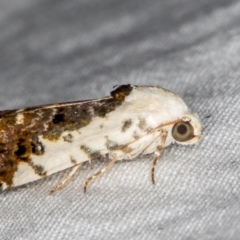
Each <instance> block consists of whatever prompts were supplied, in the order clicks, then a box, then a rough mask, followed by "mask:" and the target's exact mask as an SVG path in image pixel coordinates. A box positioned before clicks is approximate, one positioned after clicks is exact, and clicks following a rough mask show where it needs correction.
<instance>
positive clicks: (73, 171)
mask: <svg viewBox="0 0 240 240" xmlns="http://www.w3.org/2000/svg"><path fill="white" fill-rule="evenodd" d="M81 165H82V163H80V164H78V165H76V166H74V167H73V168H72V170H71V172H70V173H69V174H68V176H67V177H65V178H64V179H63V180H62V181H61V182H60V183H59V184H58V185H57V186H56V187H55V188H53V189H52V190H51V191H50V194H53V193H55V192H56V191H57V190H59V189H60V188H62V187H63V186H64V185H65V184H66V183H67V182H69V180H70V179H71V178H72V177H73V176H74V175H75V174H76V172H77V170H78V169H79V168H80V167H81Z"/></svg>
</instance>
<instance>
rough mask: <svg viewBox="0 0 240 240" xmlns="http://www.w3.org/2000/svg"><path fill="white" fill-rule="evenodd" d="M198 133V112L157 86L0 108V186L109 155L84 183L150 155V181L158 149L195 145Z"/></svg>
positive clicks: (136, 87) (19, 183) (152, 176)
mask: <svg viewBox="0 0 240 240" xmlns="http://www.w3.org/2000/svg"><path fill="white" fill-rule="evenodd" d="M201 136H202V125H201V122H200V120H199V117H198V115H197V114H195V113H193V112H191V111H190V110H189V109H188V107H187V105H186V104H185V103H184V101H183V100H182V99H181V98H180V97H179V96H178V95H176V94H174V93H172V92H170V91H168V90H165V89H163V88H160V87H151V86H133V85H130V84H128V85H121V86H117V87H115V89H114V90H113V91H112V92H111V93H110V96H107V97H104V98H101V99H94V100H86V101H77V102H67V103H59V104H53V105H43V106H37V107H29V108H25V109H19V110H8V111H1V112H0V188H1V190H4V189H6V188H9V187H15V186H19V185H22V184H26V183H29V182H32V181H35V180H38V179H41V178H43V177H46V176H48V175H51V174H53V173H56V172H58V171H61V170H64V169H67V168H72V170H71V172H70V174H69V175H68V176H67V177H66V178H65V179H63V180H62V181H61V182H60V183H59V184H58V185H57V186H56V187H55V188H54V189H53V190H52V192H54V191H56V190H57V189H59V188H61V187H62V186H64V185H65V184H66V182H68V181H69V180H70V179H71V177H72V176H73V175H74V174H75V173H76V172H77V170H78V169H79V168H80V166H81V164H82V163H83V162H86V161H88V162H90V163H91V161H92V159H95V158H99V157H108V158H109V163H108V164H107V165H105V166H104V167H103V169H102V170H100V171H98V172H96V173H95V174H94V175H93V176H91V177H89V178H88V179H87V180H86V181H85V183H84V191H85V192H86V190H87V187H88V184H89V183H90V182H91V181H92V180H94V179H95V178H97V177H99V176H100V175H101V174H103V173H104V172H106V171H107V170H108V169H109V168H111V166H112V165H113V164H114V163H115V162H116V161H119V160H123V159H134V158H136V157H137V156H139V155H140V154H144V155H146V154H153V159H152V167H151V180H152V183H153V184H154V183H155V177H154V175H155V166H156V163H157V159H158V158H159V156H160V154H161V153H162V151H163V149H164V148H165V147H167V146H168V145H170V144H171V143H179V144H184V145H186V144H195V143H197V142H198V141H199V139H200V138H201Z"/></svg>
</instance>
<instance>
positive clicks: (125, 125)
mask: <svg viewBox="0 0 240 240" xmlns="http://www.w3.org/2000/svg"><path fill="white" fill-rule="evenodd" d="M131 126H132V120H131V119H128V120H125V121H124V122H123V125H122V132H126V130H127V129H128V128H130V127H131Z"/></svg>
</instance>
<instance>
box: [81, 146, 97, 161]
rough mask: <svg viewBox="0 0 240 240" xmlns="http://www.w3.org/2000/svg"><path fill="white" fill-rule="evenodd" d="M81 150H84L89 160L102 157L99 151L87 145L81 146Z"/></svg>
mask: <svg viewBox="0 0 240 240" xmlns="http://www.w3.org/2000/svg"><path fill="white" fill-rule="evenodd" d="M80 149H81V150H83V151H84V152H85V153H86V154H87V155H88V156H89V159H93V158H97V157H100V156H101V153H100V152H99V151H95V150H93V149H91V148H90V147H88V146H86V145H81V146H80Z"/></svg>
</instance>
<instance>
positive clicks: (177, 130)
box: [172, 122, 194, 142]
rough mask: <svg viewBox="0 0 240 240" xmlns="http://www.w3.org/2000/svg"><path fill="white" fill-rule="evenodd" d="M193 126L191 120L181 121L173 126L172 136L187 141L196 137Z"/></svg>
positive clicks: (179, 140) (177, 139)
mask: <svg viewBox="0 0 240 240" xmlns="http://www.w3.org/2000/svg"><path fill="white" fill-rule="evenodd" d="M193 133H194V129H193V126H192V125H191V124H190V123H189V122H179V123H176V124H175V125H174V126H173V129H172V136H173V138H174V139H175V140H176V141H178V142H186V141H188V140H191V139H192V138H193V137H194V134H193Z"/></svg>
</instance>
